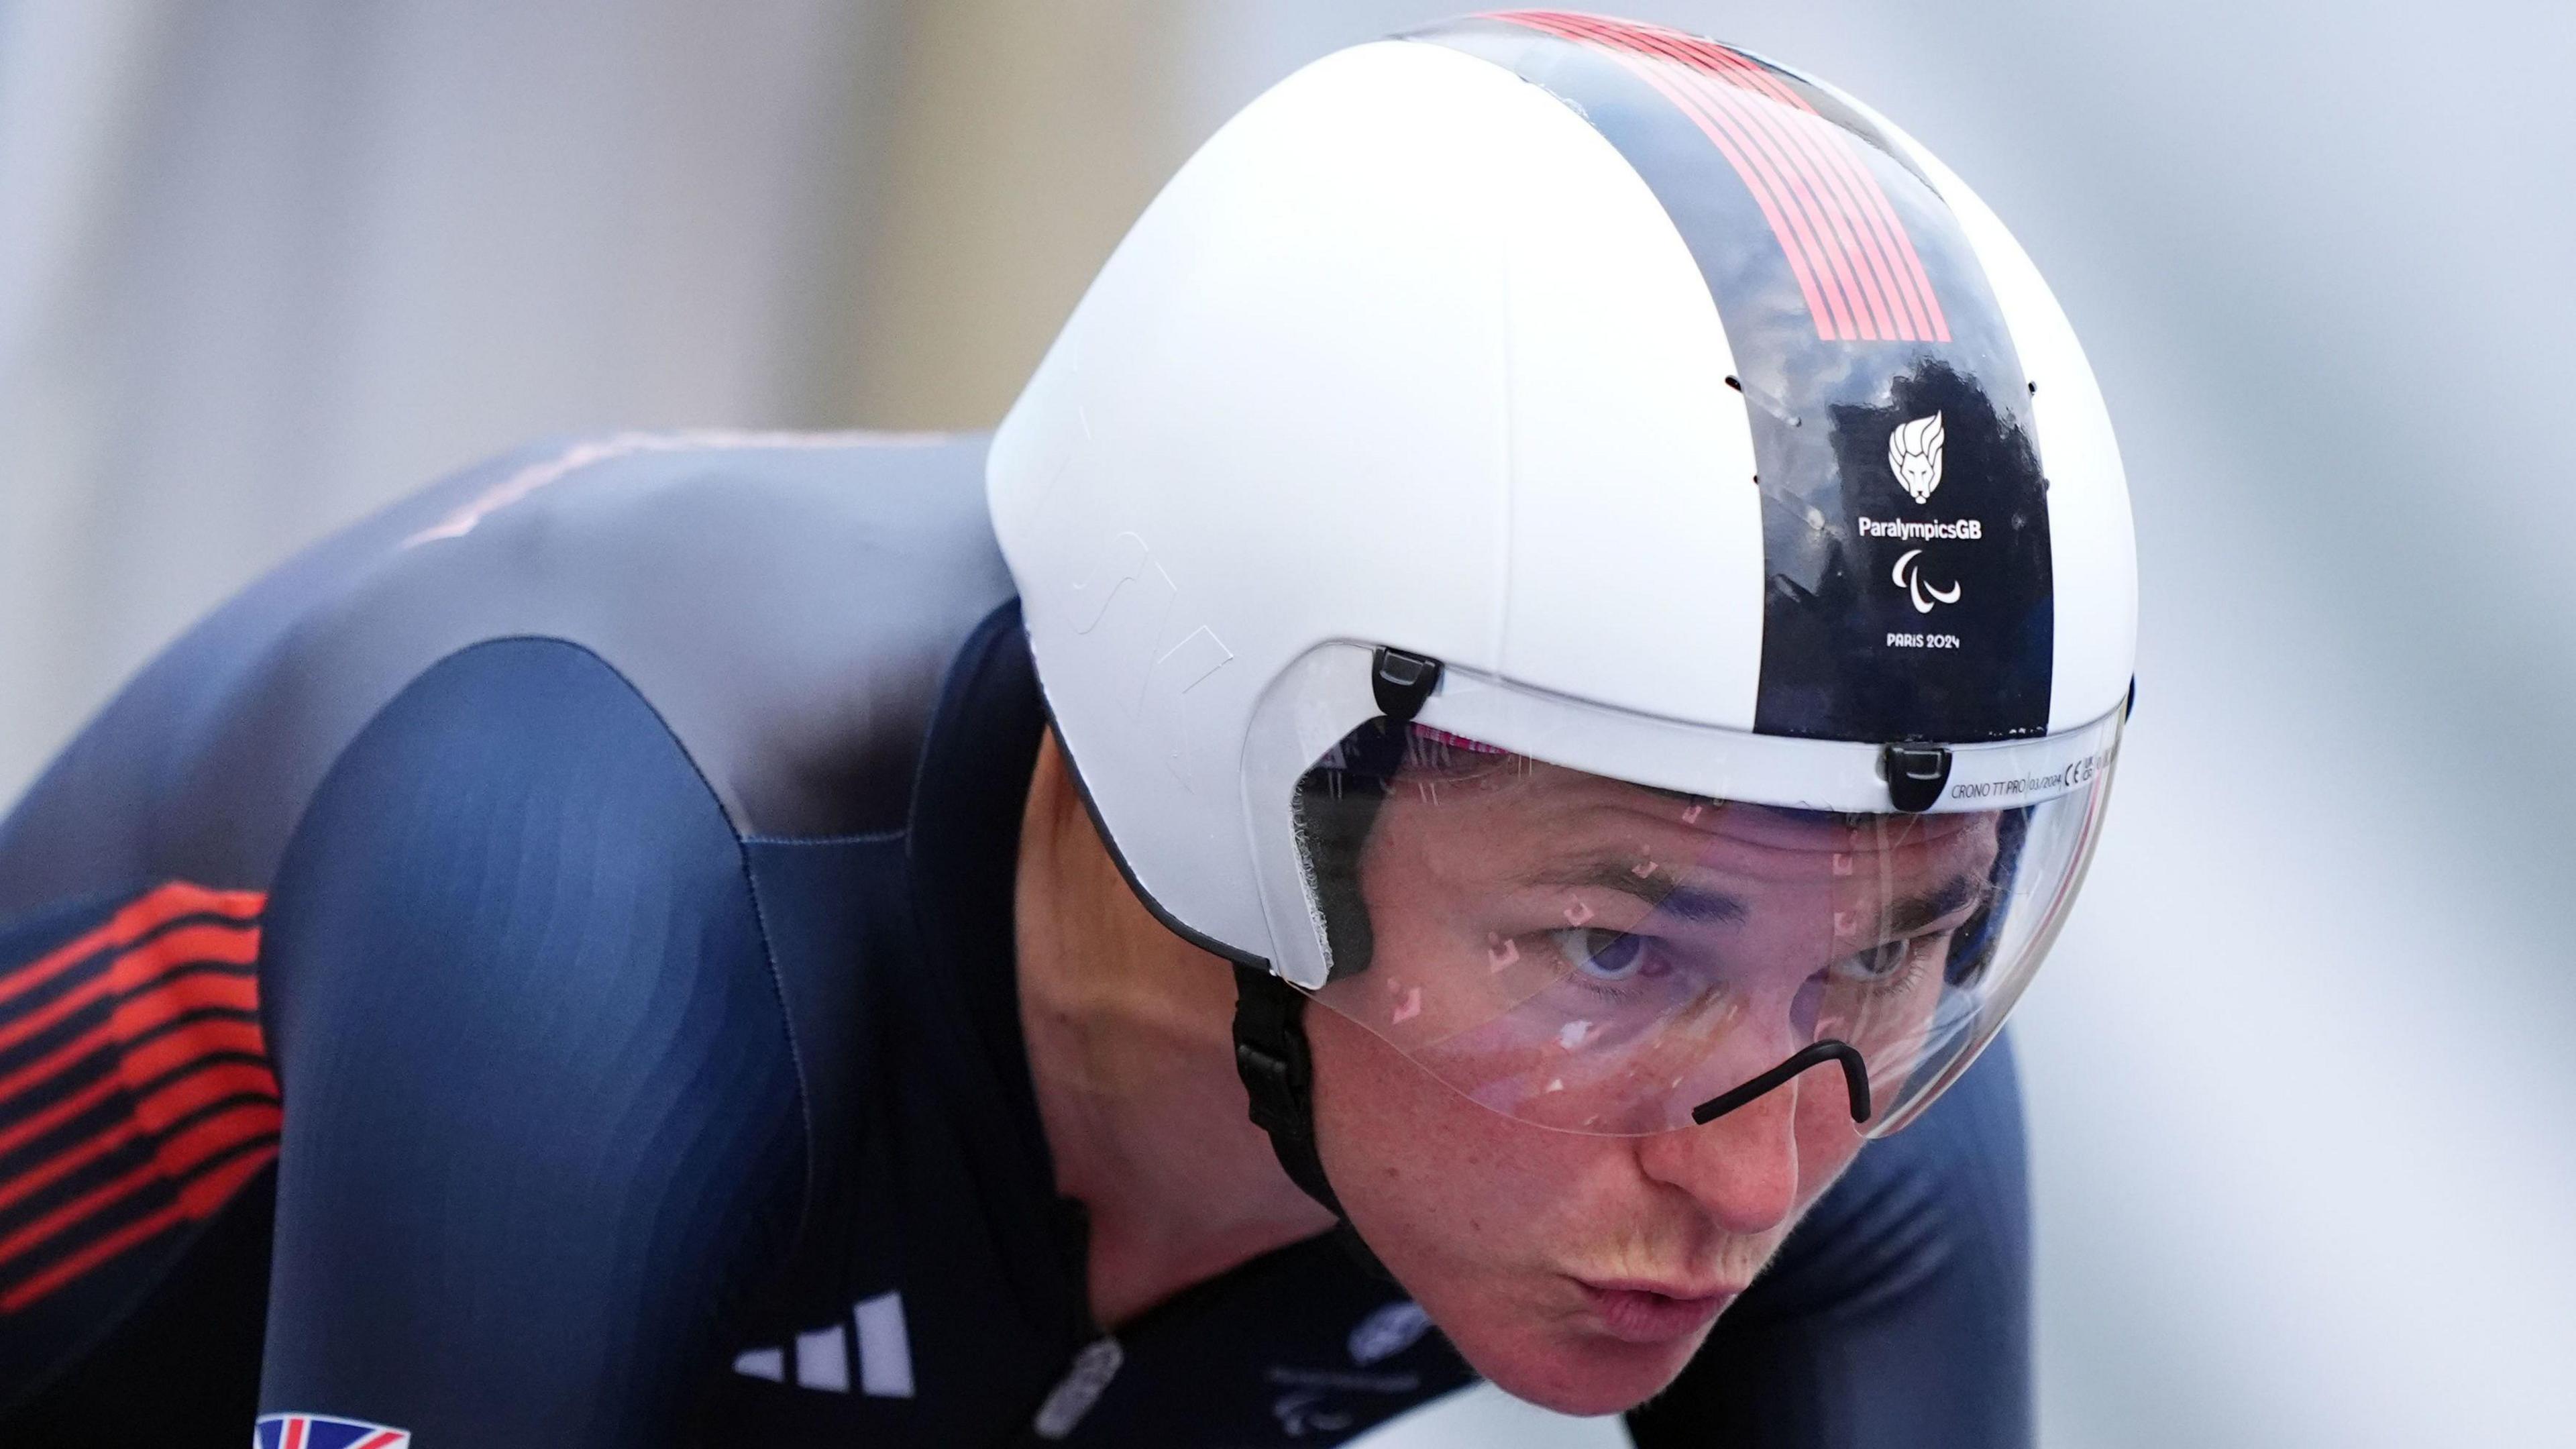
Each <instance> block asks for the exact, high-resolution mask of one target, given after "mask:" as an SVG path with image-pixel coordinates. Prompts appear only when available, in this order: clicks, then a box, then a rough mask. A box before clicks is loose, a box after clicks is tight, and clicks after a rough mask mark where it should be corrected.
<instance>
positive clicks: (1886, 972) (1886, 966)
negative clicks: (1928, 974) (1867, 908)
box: [1826, 938, 1922, 986]
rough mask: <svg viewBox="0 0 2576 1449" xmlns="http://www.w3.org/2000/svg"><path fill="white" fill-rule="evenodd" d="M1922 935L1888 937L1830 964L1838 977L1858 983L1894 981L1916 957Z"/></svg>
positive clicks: (1854, 983)
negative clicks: (1918, 936) (1903, 938)
mask: <svg viewBox="0 0 2576 1449" xmlns="http://www.w3.org/2000/svg"><path fill="white" fill-rule="evenodd" d="M1920 944H1922V943H1921V941H1920V940H1919V939H1916V938H1908V939H1906V940H1902V941H1886V942H1882V943H1881V944H1879V945H1876V946H1872V947H1870V948H1869V949H1868V950H1866V951H1859V952H1855V953H1853V954H1852V955H1849V956H1846V957H1844V958H1843V959H1841V960H1840V961H1837V962H1835V963H1834V964H1833V965H1832V966H1830V967H1828V968H1826V969H1827V970H1828V971H1829V972H1830V973H1831V974H1832V976H1833V978H1834V979H1835V980H1836V981H1842V982H1848V983H1850V984H1852V985H1855V986H1877V985H1881V984H1883V983H1885V982H1889V981H1893V980H1895V979H1896V977H1897V976H1898V974H1899V973H1901V972H1903V971H1904V970H1905V967H1906V965H1907V963H1908V962H1910V961H1912V960H1913V959H1914V950H1915V947H1917V946H1918V945H1920Z"/></svg>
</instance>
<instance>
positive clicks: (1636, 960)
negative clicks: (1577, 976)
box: [1547, 929, 1655, 981]
mask: <svg viewBox="0 0 2576 1449" xmlns="http://www.w3.org/2000/svg"><path fill="white" fill-rule="evenodd" d="M1547 934H1548V939H1549V940H1551V941H1553V942H1554V943H1555V945H1556V949H1557V951H1558V953H1559V954H1561V955H1563V956H1564V957H1565V959H1566V960H1568V961H1571V962H1573V963H1574V967H1575V969H1576V970H1578V971H1580V972H1582V973H1583V974H1584V975H1585V976H1588V977H1590V978H1591V979H1592V980H1595V981H1627V980H1630V979H1632V978H1634V977H1636V976H1638V975H1640V974H1653V973H1651V972H1650V971H1648V969H1647V968H1648V966H1649V965H1650V963H1651V962H1652V961H1653V959H1654V956H1653V952H1652V951H1651V950H1650V949H1649V948H1650V947H1652V946H1653V945H1654V941H1655V938H1654V937H1652V936H1632V935H1630V934H1628V933H1627V932H1625V931H1604V930H1598V929H1594V930H1574V931H1550V932H1548V933H1547Z"/></svg>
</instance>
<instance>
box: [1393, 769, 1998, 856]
mask: <svg viewBox="0 0 2576 1449" xmlns="http://www.w3.org/2000/svg"><path fill="white" fill-rule="evenodd" d="M1385 811H1386V814H1387V816H1388V817H1390V818H1387V819H1385V820H1383V821H1382V822H1381V823H1382V825H1383V826H1384V827H1385V828H1386V829H1387V830H1388V831H1389V833H1391V834H1395V835H1400V836H1401V837H1403V838H1404V839H1405V840H1407V841H1408V842H1409V843H1411V844H1414V845H1417V846H1427V847H1429V848H1431V849H1435V850H1437V849H1440V848H1442V846H1443V845H1453V846H1465V847H1472V848H1473V849H1474V850H1476V851H1478V852H1481V853H1485V854H1487V855H1488V856H1489V857H1490V858H1491V860H1492V862H1493V863H1494V864H1496V865H1502V864H1506V863H1508V864H1511V865H1514V866H1518V867H1523V868H1545V866H1546V865H1547V864H1548V863H1550V862H1553V861H1559V860H1576V859H1580V860H1599V859H1605V858H1612V859H1624V860H1629V861H1632V862H1634V863H1636V864H1639V865H1644V864H1648V863H1654V864H1662V865H1670V866H1674V867H1689V866H1693V865H1697V866H1703V867H1707V868H1711V869H1728V870H1731V871H1733V872H1736V873H1741V874H1746V875H1751V876H1757V877H1760V876H1772V875H1782V876H1790V877H1804V876H1806V875H1808V874H1810V873H1823V874H1827V875H1831V876H1835V877H1842V876H1850V875H1855V874H1860V873H1862V872H1863V868H1864V867H1866V871H1867V873H1870V874H1877V873H1881V872H1884V871H1887V870H1890V869H1907V868H1917V867H1919V868H1926V869H1929V868H1941V867H1947V868H1951V869H1958V868H1962V867H1964V866H1969V865H1973V864H1976V863H1978V862H1979V861H1980V860H1981V859H1991V858H1992V856H1993V853H1994V849H1995V844H1996V821H1997V818H1998V817H1997V816H1996V815H1994V814H1992V813H1961V814H1946V815H1896V814H1879V815H1851V814H1840V813H1834V812H1829V811H1819V810H1795V809H1787V808H1783V807H1778V806H1769V805H1754V804H1747V803H1743V802H1738V801H1725V800H1712V799H1708V798H1704V797H1699V796H1692V795H1685V794H1681V793H1678V792H1674V791H1668V790H1660V789H1655V788H1652V787H1648V786H1643V785H1634V784H1629V783H1627V782H1625V781H1620V780H1611V779H1607V778H1604V777H1602V776H1599V775H1589V774H1585V773H1583V772H1582V771H1579V770H1569V769H1566V768H1563V767H1561V766H1557V765H1550V764H1547V763H1545V762H1543V761H1538V760H1531V759H1528V758H1525V757H1522V756H1518V755H1502V756H1484V757H1478V758H1473V759H1470V760H1467V761H1464V762H1452V763H1450V764H1449V765H1448V766H1447V767H1445V768H1440V767H1435V768H1423V767H1420V766H1408V767H1407V768H1406V769H1405V770H1404V771H1403V772H1401V773H1400V774H1399V775H1398V776H1397V777H1396V779H1395V780H1394V782H1393V783H1392V788H1390V790H1389V791H1388V796H1387V801H1386V805H1385Z"/></svg>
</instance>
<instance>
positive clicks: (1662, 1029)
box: [1292, 718, 2116, 1135]
mask: <svg viewBox="0 0 2576 1449" xmlns="http://www.w3.org/2000/svg"><path fill="white" fill-rule="evenodd" d="M2114 728H2116V726H2114ZM2104 758H2105V759H2106V760H2107V750H2106V751H2105V752H2104ZM2083 773H2084V774H2085V776H2086V778H2084V779H2083V780H2082V781H2081V782H2080V783H2072V784H2071V785H2070V786H2069V787H2068V788H2064V789H2063V790H2062V791H2061V792H2060V793H2055V794H2053V795H2048V796H2047V797H2045V798H2040V799H2036V800H2032V801H2029V802H2028V803H2021V804H2014V805H2011V806H2008V807H2004V808H1996V809H1974V808H1952V809H1948V810H1945V811H1944V812H1941V813H1932V814H1920V815H1917V814H1898V813H1868V812H1849V811H1838V810H1821V809H1813V808H1795V807H1789V806H1782V805H1773V804H1763V803H1757V802H1754V801H1749V800H1743V799H1730V798H1723V797H1718V796H1711V795H1701V794H1694V793H1691V792H1688V791H1685V790H1676V789H1669V788H1658V787H1654V786H1648V785H1642V784H1636V783H1632V782H1629V781H1626V780H1621V779H1614V778H1610V777H1607V776H1604V775H1598V774H1592V773H1588V772H1586V771H1583V770H1580V769H1575V768H1571V767H1568V766H1564V765H1559V764H1554V763H1550V762H1549V761H1546V760H1542V759H1538V758H1534V757H1532V756H1529V755H1525V754H1520V753H1516V752H1513V751H1511V750H1507V749H1503V748H1499V747H1497V746H1494V745H1490V744H1485V743H1481V742H1479V741H1477V740H1475V739H1472V738H1468V737H1466V736H1463V735H1459V734H1453V733H1448V732H1445V731H1443V730H1440V729H1437V728H1433V727H1431V726H1429V725H1427V724H1398V723H1395V722H1393V721H1390V720H1387V719H1383V718H1380V719H1372V720H1369V721H1368V722H1366V723H1364V724H1361V725H1360V726H1359V727H1358V728H1356V729H1353V730H1351V731H1349V732H1348V733H1346V734H1345V735H1343V736H1342V737H1341V738H1340V739H1339V740H1338V741H1336V742H1335V743H1334V744H1333V745H1332V746H1331V747H1330V748H1328V749H1327V750H1325V751H1324V753H1323V754H1322V756H1321V757H1320V758H1318V759H1316V760H1314V761H1313V762H1312V763H1311V765H1309V766H1308V767H1307V768H1306V769H1305V770H1304V772H1303V773H1302V774H1301V775H1299V776H1298V778H1297V781H1296V784H1295V787H1294V792H1293V793H1294V801H1293V807H1292V810H1293V824H1294V840H1295V848H1296V850H1297V852H1298V855H1299V857H1300V860H1299V864H1300V866H1301V874H1302V876H1303V879H1304V890H1305V893H1306V896H1307V901H1306V905H1307V907H1308V910H1307V912H1306V913H1305V914H1307V916H1308V918H1309V919H1311V920H1312V922H1313V923H1314V926H1315V929H1316V931H1317V933H1318V934H1319V936H1320V938H1321V940H1320V945H1321V948H1322V956H1323V962H1322V964H1323V966H1324V974H1323V980H1322V983H1321V984H1320V985H1317V986H1311V987H1310V993H1311V995H1312V997H1313V999H1314V1000H1315V1001H1316V1002H1317V1003H1319V1004H1321V1005H1323V1006H1325V1007H1327V1008H1329V1009H1331V1010H1332V1011H1334V1012H1337V1013H1339V1014H1340V1015H1342V1016H1344V1017H1347V1018H1348V1019H1350V1020H1351V1021H1353V1022H1356V1023H1358V1024H1359V1025H1361V1026H1363V1027H1366V1028H1367V1029H1368V1030H1369V1031H1371V1032H1374V1033H1376V1034H1377V1035H1378V1036H1379V1037H1381V1038H1383V1039H1384V1040H1385V1041H1387V1042H1388V1043H1389V1044H1391V1045H1393V1046H1394V1047H1395V1048H1396V1049H1398V1050H1399V1051H1401V1052H1403V1053H1404V1054H1405V1055H1406V1056H1407V1057H1409V1058H1410V1059H1412V1060H1413V1061H1414V1062H1415V1063H1417V1064H1419V1065H1420V1066H1421V1067H1422V1068H1423V1069H1424V1070H1426V1071H1428V1072H1430V1073H1431V1074H1432V1075H1433V1076H1435V1077H1437V1078H1439V1079H1440V1080H1441V1081H1443V1082H1445V1083H1447V1084H1448V1085H1449V1086H1451V1087H1453V1088H1455V1089H1457V1090H1458V1091H1459V1092H1462V1093H1464V1094H1465V1095H1467V1096H1468V1097H1470V1098H1473V1099H1474V1100H1476V1101H1477V1102H1480V1103H1482V1104H1484V1105H1485V1106H1487V1107H1490V1108H1492V1109H1494V1110H1496V1111H1498V1112H1502V1113H1505V1114H1506V1115H1509V1116H1512V1117H1515V1118H1519V1119H1521V1120H1524V1121H1528V1122H1532V1123H1536V1124H1538V1125H1541V1126H1546V1127H1553V1128H1559V1129H1563V1130H1567V1131H1574V1132H1586V1133H1599V1134H1608V1135H1642V1134H1647V1133H1654V1132H1661V1131H1666V1130H1670V1129H1673V1128H1679V1127H1686V1126H1690V1125H1692V1123H1693V1122H1694V1120H1695V1119H1694V1112H1695V1111H1697V1112H1699V1113H1700V1114H1701V1119H1703V1120H1704V1119H1705V1117H1706V1116H1707V1115H1709V1113H1710V1112H1711V1111H1713V1110H1726V1109H1731V1106H1732V1105H1736V1104H1740V1101H1742V1100H1749V1098H1750V1096H1752V1095H1758V1093H1759V1091H1760V1090H1761V1089H1762V1088H1761V1087H1760V1086H1759V1085H1758V1084H1759V1083H1761V1082H1762V1080H1763V1079H1764V1078H1765V1077H1766V1076H1769V1077H1770V1078H1771V1079H1772V1081H1773V1082H1774V1084H1777V1085H1783V1086H1785V1085H1788V1084H1789V1083H1790V1082H1792V1081H1794V1082H1795V1083H1796V1088H1795V1089H1796V1090H1800V1091H1802V1092H1813V1091H1819V1090H1829V1091H1833V1092H1836V1093H1844V1092H1846V1091H1847V1090H1849V1091H1850V1095H1851V1098H1852V1107H1853V1115H1854V1117H1855V1118H1856V1119H1857V1120H1856V1121H1855V1123H1854V1128H1853V1130H1854V1131H1855V1132H1859V1133H1863V1134H1868V1135H1876V1134H1878V1133H1881V1132H1885V1131H1889V1130H1893V1129H1894V1128H1895V1127H1897V1126H1901V1125H1902V1124H1903V1123H1904V1122H1905V1121H1906V1120H1907V1119H1908V1118H1910V1117H1911V1116H1912V1115H1913V1114H1914V1113H1915V1112H1916V1111H1918V1110H1920V1108H1921V1107H1922V1106H1923V1105H1924V1104H1925V1103H1927V1102H1928V1101H1929V1100H1930V1098H1931V1097H1932V1096H1933V1095H1934V1094H1936V1093H1937V1092H1938V1090H1939V1089H1940V1088H1941V1087H1942V1086H1945V1085H1946V1084H1947V1083H1948V1081H1949V1080H1950V1079H1951V1078H1953V1077H1955V1076H1956V1075H1957V1073H1958V1072H1959V1071H1961V1070H1963V1069H1964V1068H1965V1067H1966V1065H1967V1063H1968V1060H1969V1059H1970V1058H1971V1057H1973V1056H1974V1054H1975V1052H1976V1051H1977V1049H1978V1048H1980V1047H1982V1046H1983V1045H1984V1043H1985V1042H1986V1041H1987V1040H1988V1039H1989V1038H1990V1037H1991V1036H1992V1035H1993V1033H1994V1031H1995V1029H1996V1028H1997V1027H1998V1026H1999V1025H2000V1024H2001V1022H2002V1019H2003V1015H2004V1013H2005V1011H2006V1010H2007V1009H2008V1008H2009V1007H2010V1005H2011V1003H2012V1001H2013V999H2014V997H2015V996H2017V995H2018V994H2019V992H2020V990H2021V988H2022V986H2023V985H2024V984H2025V983H2026V982H2027V980H2028V979H2029V976H2030V974H2031V972H2032V971H2033V970H2035V969H2036V968H2037V966H2038V964H2039V960H2040V957H2041V955H2042V954H2043V953H2044V952H2045V950H2046V948H2047V946H2048V943H2049V941H2050V940H2051V938H2052V937H2053V936H2054V935H2055V933H2056V930H2057V927H2058V925H2059V923H2060V921H2061V920H2062V917H2063V914H2064V911H2065V908H2066V906H2067V904H2068V903H2069V901H2070V900H2071V898H2072V896H2073V894H2074V887H2075V885H2076V882H2077V879H2078V877H2079V876H2080V874H2081V871H2082V867H2083V864H2084V861H2085V858H2086V856H2087V854H2088V852H2089V850H2090V847H2091V844H2092V841H2093V839H2094V836H2095V833H2096V830H2097V828H2098V826H2099V823H2100V819H2101V814H2102V805H2103V802H2104V799H2105V795H2106V792H2107V790H2108V787H2109V777H2110V772H2109V769H2108V768H2107V763H2106V764H2105V765H2104V766H2103V767H2102V768H2099V769H2095V770H2088V771H2086V772H2083ZM1801 1053H1805V1054H1806V1056H1805V1057H1804V1058H1803V1059H1802V1058H1801ZM1829 1059H1830V1060H1829ZM1801 1060H1803V1061H1804V1062H1805V1064H1807V1065H1812V1066H1814V1067H1816V1068H1818V1069H1819V1073H1818V1075H1815V1076H1813V1077H1807V1076H1805V1075H1803V1073H1802V1072H1801V1071H1800V1070H1799V1066H1798V1064H1799V1062H1800V1061H1801ZM1835 1065H1843V1066H1844V1067H1845V1068H1846V1070H1845V1071H1843V1072H1837V1071H1835V1070H1834V1066H1835ZM1852 1066H1857V1067H1859V1068H1861V1069H1862V1073H1863V1074H1865V1077H1863V1078H1862V1079H1861V1080H1856V1079H1855V1077H1856V1076H1859V1075H1860V1074H1853V1073H1851V1072H1849V1070H1848V1068H1849V1067H1852ZM1862 1080H1865V1084H1866V1090H1865V1091H1860V1090H1850V1089H1853V1088H1858V1087H1860V1086H1861V1085H1862ZM1731 1093H1732V1094H1734V1100H1733V1101H1730V1094H1731ZM1864 1099H1865V1100H1864Z"/></svg>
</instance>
